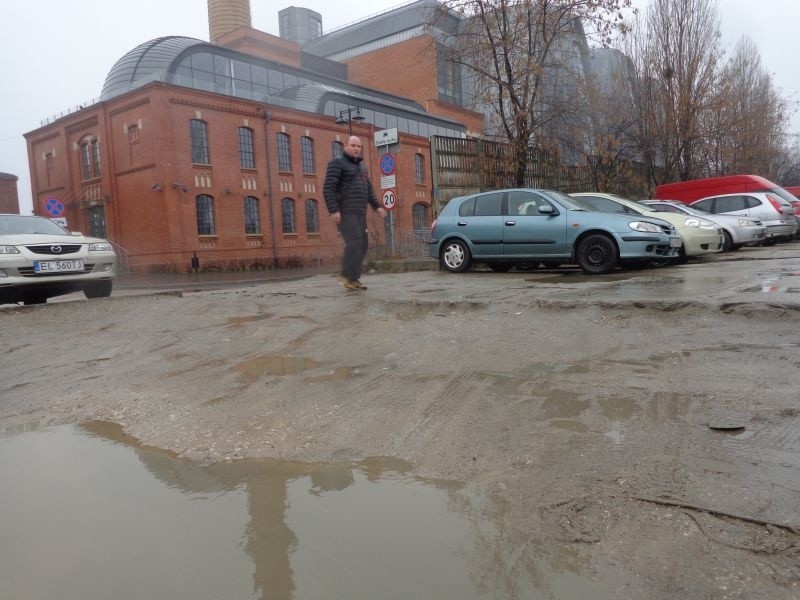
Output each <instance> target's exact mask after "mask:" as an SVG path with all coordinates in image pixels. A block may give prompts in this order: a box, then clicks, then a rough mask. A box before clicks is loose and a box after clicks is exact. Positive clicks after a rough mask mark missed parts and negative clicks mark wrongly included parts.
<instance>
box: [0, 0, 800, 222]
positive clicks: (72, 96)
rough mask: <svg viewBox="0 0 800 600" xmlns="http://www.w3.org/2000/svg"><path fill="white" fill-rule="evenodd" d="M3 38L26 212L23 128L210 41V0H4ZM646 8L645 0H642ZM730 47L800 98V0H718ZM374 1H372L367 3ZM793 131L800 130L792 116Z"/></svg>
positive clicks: (393, 1)
mask: <svg viewBox="0 0 800 600" xmlns="http://www.w3.org/2000/svg"><path fill="white" fill-rule="evenodd" d="M2 4H3V21H4V25H5V27H4V35H3V36H0V57H1V58H0V65H1V66H2V71H1V72H2V76H3V84H4V85H3V93H2V94H0V115H2V117H0V171H1V172H4V173H11V174H13V175H16V176H18V177H19V182H18V189H19V197H20V210H21V212H22V213H23V214H28V213H30V212H31V211H32V204H31V189H30V178H29V169H28V158H27V151H26V147H25V140H24V138H23V137H22V134H23V133H26V132H28V131H32V130H34V129H36V128H38V127H39V126H40V125H41V121H42V120H43V119H46V118H48V117H52V116H54V115H56V114H59V113H61V112H63V111H66V110H68V109H70V108H74V107H75V106H77V105H79V104H82V103H84V102H86V101H89V100H92V99H93V98H96V97H97V96H99V95H100V90H101V89H102V86H103V81H104V80H105V77H106V74H107V73H108V71H109V69H110V68H111V67H112V65H113V64H114V63H115V62H116V61H117V60H118V59H119V58H120V57H121V56H122V55H123V54H125V53H126V52H128V51H129V50H131V49H133V48H134V47H136V46H138V45H139V44H141V43H143V42H146V41H148V40H150V39H153V38H156V37H160V36H165V35H185V36H189V37H196V38H199V39H204V40H207V39H208V10H207V4H206V0H137V1H136V2H131V3H127V5H128V6H129V7H130V8H128V9H125V10H123V9H122V3H119V2H108V1H107V0H69V1H65V0H27V1H23V2H16V1H15V2H12V1H11V0H2ZM399 4H400V3H399V2H398V1H397V0H372V1H371V2H369V3H364V4H362V3H356V2H353V3H351V2H330V1H327V2H323V1H322V0H309V1H298V2H295V1H287V2H285V3H280V2H272V1H266V0H260V1H259V0H251V11H252V24H253V27H254V28H256V29H260V30H262V31H266V32H268V33H272V34H275V35H277V33H278V11H279V10H280V9H282V8H285V7H287V6H292V5H294V6H303V7H305V8H310V9H312V10H315V11H317V12H319V13H320V14H321V15H322V22H323V28H324V30H325V31H328V30H329V29H332V28H335V27H339V26H341V25H345V24H347V23H350V22H353V21H357V20H360V19H362V18H364V17H367V16H369V15H370V14H374V13H376V12H381V11H383V10H385V9H387V8H391V7H394V6H398V5H399ZM636 4H637V5H639V6H642V5H645V4H646V0H636ZM718 4H719V7H720V14H721V18H722V34H723V43H724V44H725V46H726V48H729V47H732V45H733V43H734V42H735V41H736V40H737V39H738V38H739V37H740V36H742V35H745V34H747V35H749V36H750V38H751V39H752V40H753V42H754V43H755V45H756V46H757V47H758V48H759V50H760V52H761V57H762V61H763V64H764V65H765V67H766V68H767V69H768V70H769V71H770V72H771V73H773V74H774V76H775V81H776V83H777V85H778V86H779V87H780V88H781V89H782V90H783V93H784V95H786V96H789V97H790V98H792V99H793V100H795V101H796V100H798V99H800V69H798V68H797V66H796V59H797V55H798V51H800V42H799V41H798V38H797V34H796V29H797V23H798V22H800V2H798V3H796V2H787V1H786V0H761V1H760V2H753V1H752V0H719V2H718ZM366 7H369V8H366ZM792 130H793V131H794V132H800V117H798V116H797V115H795V118H794V119H793V121H792Z"/></svg>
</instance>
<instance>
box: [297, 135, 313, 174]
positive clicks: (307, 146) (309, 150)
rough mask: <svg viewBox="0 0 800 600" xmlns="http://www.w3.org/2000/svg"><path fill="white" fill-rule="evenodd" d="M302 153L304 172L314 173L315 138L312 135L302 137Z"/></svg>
mask: <svg viewBox="0 0 800 600" xmlns="http://www.w3.org/2000/svg"><path fill="white" fill-rule="evenodd" d="M300 153H301V154H302V156H303V173H305V174H306V175H313V174H314V140H312V139H311V138H310V137H302V138H300Z"/></svg>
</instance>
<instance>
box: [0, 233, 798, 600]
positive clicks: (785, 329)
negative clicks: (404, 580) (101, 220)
mask: <svg viewBox="0 0 800 600" xmlns="http://www.w3.org/2000/svg"><path fill="white" fill-rule="evenodd" d="M364 282H365V283H366V284H367V285H368V286H369V290H368V291H366V292H364V293H358V292H349V293H347V292H344V291H343V290H342V289H341V288H340V287H339V286H338V284H337V283H336V279H335V278H334V277H332V276H328V275H320V276H316V277H311V278H308V279H304V280H302V281H292V282H281V283H275V284H266V285H253V286H250V287H244V288H238V289H235V290H219V291H208V292H199V293H186V294H182V295H181V294H160V295H152V296H146V295H137V296H127V297H126V296H120V297H112V298H109V299H103V300H96V301H92V302H85V301H79V302H77V301H76V302H61V303H54V304H49V305H46V306H41V307H16V308H15V307H10V308H8V307H7V308H5V309H3V310H1V311H0V344H1V345H2V347H3V349H4V351H5V352H4V355H3V361H2V363H1V364H0V431H2V430H5V431H10V432H13V431H15V430H17V429H19V428H28V427H39V426H43V425H47V424H59V423H78V422H83V421H90V420H103V421H110V422H114V423H118V424H119V425H121V426H122V427H123V429H124V431H125V432H126V433H127V434H129V435H131V436H135V437H136V438H138V439H139V440H141V442H142V443H143V444H146V445H148V446H154V447H159V448H163V449H166V450H170V451H173V452H174V453H176V454H177V455H178V456H180V457H183V458H188V459H194V460H197V461H200V462H201V463H218V462H225V461H238V460H244V459H250V458H280V459H284V460H295V461H313V462H315V463H320V462H342V461H344V462H347V461H354V462H357V461H363V460H365V459H368V458H370V457H392V458H397V459H402V460H404V461H408V462H409V463H410V465H411V468H412V470H413V473H414V474H415V475H416V476H419V477H429V478H436V479H437V480H442V479H443V480H452V481H457V482H462V483H463V484H464V486H465V488H466V489H468V490H471V491H472V492H474V493H479V494H482V495H485V496H486V497H489V498H491V499H492V502H490V503H487V504H485V505H483V506H482V508H480V509H479V510H483V511H485V512H489V513H491V514H484V515H475V517H474V518H476V519H478V518H484V519H491V520H492V522H493V523H499V524H500V528H499V532H496V533H495V534H493V539H492V543H491V544H490V545H489V546H490V547H498V548H499V547H503V548H513V549H514V551H513V552H494V553H493V552H488V553H487V556H486V557H485V560H486V561H487V563H491V564H492V568H491V569H489V571H490V572H491V573H494V574H511V573H513V574H515V575H518V574H520V573H521V574H522V575H523V576H524V578H525V579H526V580H527V581H532V582H536V581H538V580H540V579H541V572H540V570H539V569H540V565H541V555H542V553H543V552H545V553H551V554H552V555H553V556H555V555H558V556H560V557H561V559H560V560H561V563H562V565H563V563H564V562H565V559H564V558H563V557H564V556H569V557H570V559H569V561H566V562H569V563H570V565H569V567H570V569H571V571H573V572H575V573H579V574H580V575H581V576H588V577H591V578H593V579H595V580H596V581H597V585H598V589H603V590H610V591H608V592H607V593H604V595H603V596H601V597H613V598H652V599H667V598H670V599H672V598H687V599H700V598H748V599H749V598H765V599H766V598H769V599H784V598H786V599H788V598H800V509H799V508H798V507H800V460H798V459H800V402H799V401H798V389H800V352H799V350H800V247H798V245H797V244H791V245H781V246H779V247H775V248H772V249H770V248H763V249H744V250H742V251H741V252H739V253H736V254H735V255H733V256H726V257H718V258H716V259H712V260H708V261H702V262H700V263H697V264H691V263H690V264H688V265H682V266H680V267H674V268H670V269H665V270H642V271H625V272H616V273H614V274H611V275H608V276H603V277H585V276H583V275H581V274H580V273H579V272H577V271H572V270H558V271H534V272H528V273H506V274H497V273H490V272H475V273H468V274H464V275H452V274H447V273H441V272H423V273H403V274H378V275H372V276H368V277H366V278H365V279H364ZM476 510H478V509H476ZM387 543H390V541H387ZM514 579H515V578H510V577H501V576H497V577H495V578H493V579H492V578H487V580H486V585H487V586H489V587H490V589H492V590H493V591H494V594H495V595H494V596H492V597H497V598H524V597H526V596H524V595H520V594H521V592H520V590H519V589H518V588H516V587H515V586H514V585H507V583H506V582H508V581H513V580H514ZM545 597H559V596H557V595H551V596H545Z"/></svg>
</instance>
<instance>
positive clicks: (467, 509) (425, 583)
mask: <svg viewBox="0 0 800 600" xmlns="http://www.w3.org/2000/svg"><path fill="white" fill-rule="evenodd" d="M0 478H1V480H2V482H3V487H2V490H3V491H2V493H0V532H2V533H0V537H2V542H3V543H2V544H0V598H10V599H11V598H31V599H40V598H41V599H44V598H48V599H49V598H58V599H59V600H70V599H76V600H77V599H81V600H85V599H87V598H108V597H114V598H137V599H138V598H169V599H170V600H180V599H183V598H186V599H192V600H198V599H204V598H208V599H216V598H224V599H244V598H255V599H258V598H262V599H277V600H284V599H285V600H289V599H294V600H301V599H311V598H347V599H348V600H356V599H360V598H363V599H365V600H366V599H375V598H380V599H381V600H385V599H392V598H397V599H403V600H407V599H409V598H436V599H449V598H453V599H458V600H464V599H470V598H476V599H478V598H509V599H510V598H519V599H523V598H524V599H526V600H527V599H538V598H553V597H559V598H579V597H590V596H591V597H592V598H611V597H613V594H612V592H611V589H612V587H613V586H610V585H609V584H608V581H606V582H605V583H603V582H598V581H595V580H591V579H589V578H588V577H585V576H583V575H581V574H580V573H579V571H576V567H575V565H574V563H575V560H574V557H571V558H569V560H567V557H565V556H560V557H559V555H557V554H552V555H546V554H545V553H544V551H543V550H537V553H536V555H535V556H533V555H531V553H532V552H533V550H532V549H533V548H540V547H541V543H529V542H531V540H519V544H518V546H520V547H515V545H514V544H510V543H509V542H508V538H507V537H506V536H508V531H507V528H506V527H505V526H504V524H503V523H499V522H495V521H494V520H492V519H488V518H484V517H481V516H480V515H486V514H491V515H494V518H495V519H498V518H501V515H502V511H501V510H497V509H496V508H491V505H490V504H489V503H488V502H487V501H486V500H485V499H483V498H480V497H478V496H476V495H474V494H470V493H467V492H466V491H465V490H464V489H463V487H462V486H460V485H458V484H455V483H451V482H442V481H432V480H424V479H420V478H417V477H413V476H411V475H409V474H408V471H407V465H406V464H405V463H403V462H400V461H395V460H390V459H371V460H366V461H362V462H358V463H326V464H308V463H289V462H277V461H271V462H266V461H239V462H234V463H224V464H215V465H210V466H202V465H199V464H197V463H193V462H191V461H188V460H184V459H180V458H177V457H175V456H174V455H172V454H170V453H168V452H164V451H162V450H159V449H157V448H151V447H146V446H143V445H142V444H140V443H139V442H138V441H137V440H136V439H134V438H131V437H128V436H125V435H124V434H123V433H122V432H121V430H120V428H119V427H118V426H115V425H113V424H108V423H91V424H88V425H87V426H86V427H85V428H78V429H76V428H73V427H70V426H60V427H53V428H48V429H44V430H40V431H26V432H22V433H17V434H15V435H11V436H9V437H0ZM498 515H500V516H498ZM520 552H522V553H523V554H524V555H525V557H524V560H522V562H521V563H519V564H525V565H527V566H526V568H525V569H519V568H516V567H514V568H510V567H509V564H517V561H518V560H520ZM562 552H563V551H562ZM584 568H587V567H586V566H583V567H581V569H584ZM112 590H113V591H112ZM509 590H512V591H509Z"/></svg>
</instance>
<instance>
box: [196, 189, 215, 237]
mask: <svg viewBox="0 0 800 600" xmlns="http://www.w3.org/2000/svg"><path fill="white" fill-rule="evenodd" d="M195 208H196V212H197V235H216V233H217V229H216V227H215V226H214V199H213V198H212V197H211V196H208V195H206V194H200V195H199V196H197V198H195Z"/></svg>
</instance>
